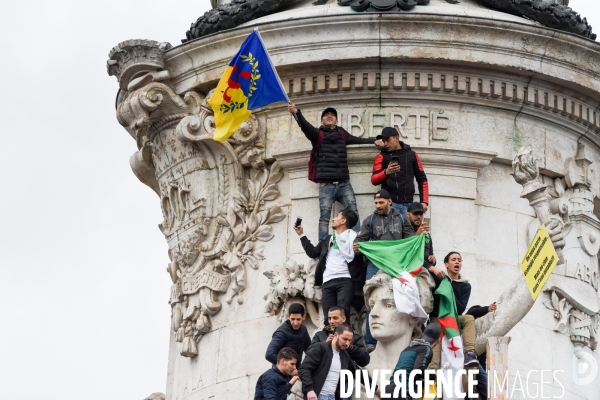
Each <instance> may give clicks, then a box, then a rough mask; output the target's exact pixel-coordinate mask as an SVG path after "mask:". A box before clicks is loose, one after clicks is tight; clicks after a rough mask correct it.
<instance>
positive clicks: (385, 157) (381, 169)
mask: <svg viewBox="0 0 600 400" xmlns="http://www.w3.org/2000/svg"><path fill="white" fill-rule="evenodd" d="M400 145H401V146H402V148H401V149H400V150H396V151H392V152H387V151H382V152H381V153H380V154H378V155H377V156H376V157H375V161H374V162H373V175H372V176H371V183H372V184H373V185H381V188H382V189H385V190H387V191H388V192H390V194H391V195H392V201H394V202H395V203H412V202H413V197H414V196H415V178H416V179H417V184H418V185H419V196H420V198H421V199H420V202H421V203H427V204H429V184H428V183H427V176H426V175H425V171H424V170H423V164H421V159H420V158H419V155H418V154H417V153H416V152H414V151H413V150H412V149H411V148H410V146H409V145H407V144H406V143H404V142H400ZM392 157H398V165H400V171H399V172H396V173H394V174H391V175H390V176H387V175H386V174H385V170H386V168H387V167H388V165H389V163H390V162H391V161H392Z"/></svg>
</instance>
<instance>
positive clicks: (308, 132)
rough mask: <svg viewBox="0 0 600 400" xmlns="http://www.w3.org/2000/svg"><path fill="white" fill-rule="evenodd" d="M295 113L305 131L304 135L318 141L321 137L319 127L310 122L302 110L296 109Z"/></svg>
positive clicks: (312, 140)
mask: <svg viewBox="0 0 600 400" xmlns="http://www.w3.org/2000/svg"><path fill="white" fill-rule="evenodd" d="M294 107H295V106H294ZM289 108H290V107H288V109H289ZM290 112H291V111H290ZM295 114H296V117H298V125H299V126H300V129H301V130H302V132H303V133H304V136H306V138H307V139H308V140H310V141H311V142H313V144H314V143H315V142H316V141H317V138H318V137H319V129H318V128H315V127H314V126H312V125H311V123H310V122H308V121H307V120H306V118H304V115H302V111H300V110H299V109H296V112H295Z"/></svg>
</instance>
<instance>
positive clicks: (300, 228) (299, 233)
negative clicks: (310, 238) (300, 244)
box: [294, 225, 304, 236]
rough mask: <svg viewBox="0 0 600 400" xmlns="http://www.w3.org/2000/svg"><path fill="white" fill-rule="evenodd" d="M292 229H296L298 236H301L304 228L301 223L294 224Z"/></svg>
mask: <svg viewBox="0 0 600 400" xmlns="http://www.w3.org/2000/svg"><path fill="white" fill-rule="evenodd" d="M294 230H295V231H296V233H297V234H298V236H302V235H303V234H304V228H303V227H302V225H300V226H294Z"/></svg>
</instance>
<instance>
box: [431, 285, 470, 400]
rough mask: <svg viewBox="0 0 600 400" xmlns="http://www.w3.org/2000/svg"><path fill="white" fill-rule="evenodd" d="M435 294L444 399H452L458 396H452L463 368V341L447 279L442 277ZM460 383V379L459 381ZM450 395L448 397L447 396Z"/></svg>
mask: <svg viewBox="0 0 600 400" xmlns="http://www.w3.org/2000/svg"><path fill="white" fill-rule="evenodd" d="M435 294H437V295H439V297H440V309H439V313H438V321H439V323H440V326H441V328H442V365H441V369H442V370H443V373H444V375H445V376H446V379H447V380H448V382H451V383H449V386H450V387H448V388H445V389H446V390H447V391H445V393H444V399H445V400H454V399H458V397H452V396H454V395H455V393H456V389H455V388H454V386H455V384H456V380H455V377H456V375H457V374H458V372H459V371H460V370H462V369H463V368H464V355H463V342H462V338H461V336H460V328H459V326H460V325H459V321H458V312H457V311H456V299H455V298H454V290H453V289H452V284H451V283H450V280H449V279H442V282H441V283H440V285H439V286H438V288H437V290H436V291H435ZM460 382H461V384H462V380H461V381H460ZM449 396H450V397H449Z"/></svg>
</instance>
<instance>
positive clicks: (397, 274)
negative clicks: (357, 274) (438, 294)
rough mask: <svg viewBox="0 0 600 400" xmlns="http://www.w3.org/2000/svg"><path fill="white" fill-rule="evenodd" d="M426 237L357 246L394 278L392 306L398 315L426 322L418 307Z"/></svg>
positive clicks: (419, 304) (364, 243)
mask: <svg viewBox="0 0 600 400" xmlns="http://www.w3.org/2000/svg"><path fill="white" fill-rule="evenodd" d="M428 241H429V236H428V235H417V236H411V237H409V238H407V239H402V240H376V241H372V242H360V243H358V246H359V248H360V252H361V253H363V254H364V255H365V256H366V257H367V258H368V259H369V260H370V261H371V262H372V263H373V264H374V265H375V266H376V267H377V268H379V269H380V270H382V271H383V272H385V273H387V274H388V275H391V276H392V277H394V278H397V279H394V280H393V281H392V282H393V285H394V302H395V303H396V308H397V309H398V311H399V312H401V313H406V314H409V315H412V316H413V317H419V318H427V313H426V312H425V310H424V309H423V306H422V305H421V297H420V296H419V288H418V287H417V277H418V276H419V274H420V273H421V271H423V255H424V251H425V243H426V242H428Z"/></svg>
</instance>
